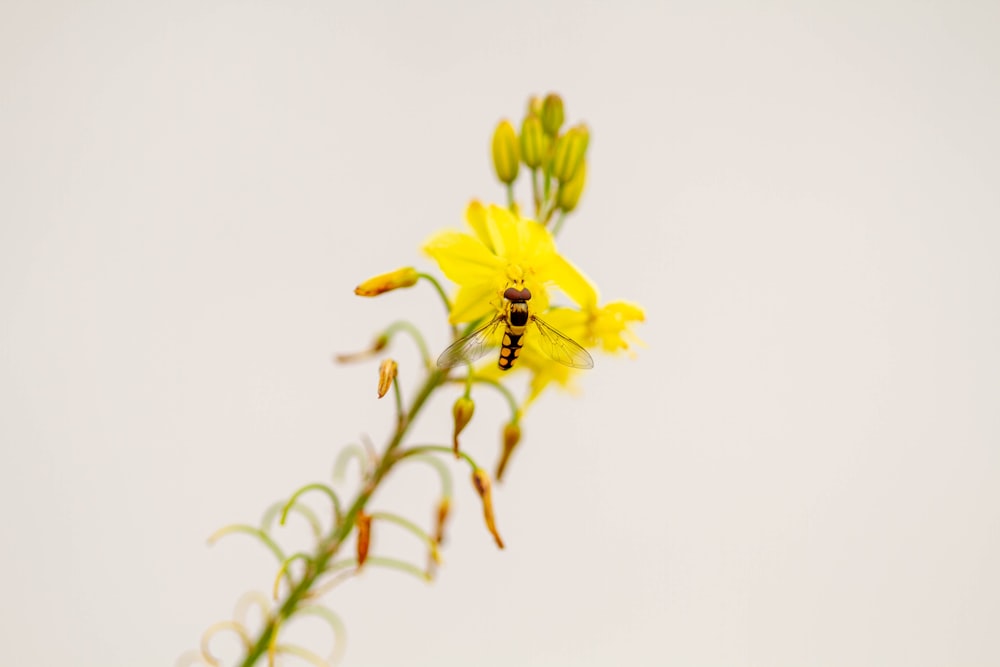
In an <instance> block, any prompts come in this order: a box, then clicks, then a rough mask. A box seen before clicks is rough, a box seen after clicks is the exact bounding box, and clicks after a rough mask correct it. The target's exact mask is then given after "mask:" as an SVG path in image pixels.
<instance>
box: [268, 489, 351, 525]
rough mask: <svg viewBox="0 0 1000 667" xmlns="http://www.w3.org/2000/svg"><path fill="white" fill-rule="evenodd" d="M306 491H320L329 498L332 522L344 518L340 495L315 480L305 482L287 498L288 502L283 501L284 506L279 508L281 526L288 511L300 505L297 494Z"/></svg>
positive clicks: (286, 517)
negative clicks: (309, 482) (297, 501)
mask: <svg viewBox="0 0 1000 667" xmlns="http://www.w3.org/2000/svg"><path fill="white" fill-rule="evenodd" d="M307 491H321V492H323V493H325V494H326V495H327V496H328V497H329V498H330V502H331V503H333V516H334V522H335V523H336V524H338V525H339V524H340V521H341V520H342V519H343V518H344V515H343V510H342V509H341V506H340V497H339V496H337V493H336V492H335V491H334V490H333V489H331V488H330V487H329V486H327V485H326V484H322V483H320V482H315V483H313V484H306V485H305V486H303V487H302V488H301V489H299V490H298V491H296V492H295V493H293V494H292V497H291V498H289V499H288V502H286V503H285V506H284V508H283V509H282V510H281V525H282V526H284V525H285V521H286V520H287V519H288V512H289V511H290V510H291V509H293V508H294V507H297V506H300V505H298V504H297V503H296V502H295V501H296V500H298V499H299V496H301V495H302V494H303V493H306V492H307ZM318 536H319V533H317V537H318Z"/></svg>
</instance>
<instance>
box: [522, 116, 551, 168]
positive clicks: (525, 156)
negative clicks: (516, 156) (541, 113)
mask: <svg viewBox="0 0 1000 667" xmlns="http://www.w3.org/2000/svg"><path fill="white" fill-rule="evenodd" d="M548 147H549V138H548V137H547V136H545V130H544V129H542V120H541V118H539V117H538V116H536V115H534V114H530V115H528V116H525V117H524V122H523V123H521V159H522V160H524V164H526V165H528V166H529V167H531V168H532V169H535V168H537V167H540V166H541V164H542V161H543V160H545V153H546V151H547V150H548Z"/></svg>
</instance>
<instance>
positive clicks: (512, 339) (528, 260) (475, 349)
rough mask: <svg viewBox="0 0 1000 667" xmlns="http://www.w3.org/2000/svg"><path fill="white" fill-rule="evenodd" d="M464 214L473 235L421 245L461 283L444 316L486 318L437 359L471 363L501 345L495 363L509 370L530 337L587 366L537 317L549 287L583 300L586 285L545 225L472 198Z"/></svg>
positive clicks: (439, 237) (574, 346) (580, 352)
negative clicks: (557, 249)
mask: <svg viewBox="0 0 1000 667" xmlns="http://www.w3.org/2000/svg"><path fill="white" fill-rule="evenodd" d="M466 220H467V222H468V223H469V226H470V228H471V232H472V233H469V232H457V231H445V232H441V233H439V234H436V235H435V236H434V237H432V238H431V239H430V240H429V241H428V242H427V244H426V245H425V246H424V249H425V250H426V251H427V253H428V254H429V255H430V256H431V257H432V258H434V259H435V260H436V261H437V263H438V265H439V266H440V267H441V270H442V271H443V272H444V274H445V275H446V276H448V278H450V279H451V280H452V281H453V282H455V283H456V284H457V285H458V286H459V289H458V294H457V295H456V297H455V302H454V304H453V306H452V310H451V313H450V316H449V319H450V321H451V322H452V323H453V324H457V323H463V322H469V323H471V322H479V321H481V320H483V319H484V318H489V320H488V321H487V322H486V324H485V325H483V326H481V327H480V328H478V329H477V330H475V331H473V332H472V333H471V334H469V335H468V336H466V337H465V338H463V339H461V340H458V341H456V342H455V343H453V344H452V345H451V347H449V348H448V349H447V350H445V351H444V353H443V354H442V355H441V357H440V358H439V359H438V365H439V366H441V367H443V368H449V367H451V366H455V365H457V364H459V363H462V362H472V361H475V360H476V359H479V358H480V357H482V356H483V355H484V354H486V352H487V351H489V350H490V349H491V348H493V347H496V346H499V347H500V357H499V362H498V363H499V367H500V368H501V370H509V369H510V368H512V367H513V365H514V362H515V360H516V359H517V357H518V355H519V354H520V350H521V348H522V346H523V344H524V341H525V340H535V341H536V343H537V344H538V345H540V346H541V348H542V349H543V350H544V351H545V352H546V354H548V355H549V356H550V357H551V358H553V359H555V360H556V361H558V362H560V363H562V364H565V365H567V366H571V367H573V368H591V367H592V366H593V365H594V362H593V359H591V357H590V354H589V353H588V352H587V351H586V350H585V349H583V347H582V346H580V345H579V344H578V343H576V342H574V341H573V340H571V339H570V338H568V337H566V336H565V335H563V334H561V333H559V332H558V331H557V330H555V329H554V328H552V327H551V326H549V325H547V324H546V323H545V322H544V321H543V320H542V319H541V318H539V317H538V313H540V312H544V311H545V310H547V309H548V306H549V290H550V288H558V289H559V290H560V291H562V292H563V293H564V294H567V295H568V296H570V298H585V296H586V295H587V294H588V293H589V291H590V289H591V288H590V287H589V283H588V281H587V279H586V278H585V277H584V276H583V274H581V273H580V271H579V270H578V269H577V268H576V267H574V266H573V265H572V264H571V263H570V262H569V261H567V260H566V259H565V258H563V257H562V256H561V255H560V254H559V253H558V252H557V251H556V246H555V240H554V239H553V238H552V234H551V233H550V232H549V230H548V229H546V228H545V227H544V226H542V225H540V224H538V223H537V222H535V221H533V220H527V219H524V218H521V217H520V216H518V215H516V214H514V213H511V212H510V211H509V210H507V209H503V208H500V207H498V206H490V207H485V206H483V205H482V204H480V203H478V202H473V203H472V204H470V205H469V207H468V209H467V210H466ZM528 331H530V333H527V332H528ZM526 333H527V336H526Z"/></svg>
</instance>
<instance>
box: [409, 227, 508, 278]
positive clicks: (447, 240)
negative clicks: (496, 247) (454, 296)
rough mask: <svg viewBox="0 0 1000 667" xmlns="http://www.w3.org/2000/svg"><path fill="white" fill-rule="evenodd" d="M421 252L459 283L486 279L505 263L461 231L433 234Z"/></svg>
mask: <svg viewBox="0 0 1000 667" xmlns="http://www.w3.org/2000/svg"><path fill="white" fill-rule="evenodd" d="M424 252H426V253H427V254H428V255H430V256H431V257H433V258H434V260H435V261H436V262H437V263H438V266H440V267H441V271H442V272H443V273H444V274H445V275H446V276H448V278H449V279H450V280H452V281H453V282H455V283H457V284H459V285H463V284H467V283H474V282H485V281H488V280H489V279H490V278H491V277H492V276H494V275H496V273H497V271H499V270H501V269H502V268H503V265H504V263H503V261H502V260H500V258H498V257H497V256H496V255H494V254H492V253H491V252H490V251H489V250H487V248H486V247H485V246H484V245H483V244H482V243H480V242H479V241H477V240H476V239H475V238H473V237H472V236H470V235H468V234H463V233H462V232H454V231H446V232H440V233H438V234H435V235H434V236H432V237H431V239H430V240H429V241H428V242H427V243H426V244H425V245H424Z"/></svg>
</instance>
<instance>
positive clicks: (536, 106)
mask: <svg viewBox="0 0 1000 667" xmlns="http://www.w3.org/2000/svg"><path fill="white" fill-rule="evenodd" d="M543 105H544V101H543V100H542V98H541V97H539V96H538V95H532V96H531V97H529V98H528V110H527V111H526V112H525V113H527V114H528V115H529V116H531V115H534V116H541V115H542V106H543Z"/></svg>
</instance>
